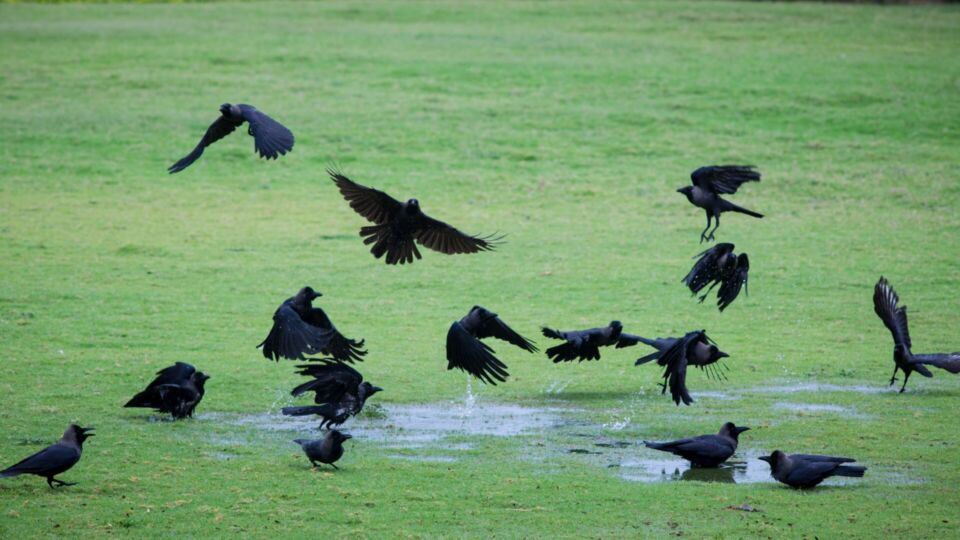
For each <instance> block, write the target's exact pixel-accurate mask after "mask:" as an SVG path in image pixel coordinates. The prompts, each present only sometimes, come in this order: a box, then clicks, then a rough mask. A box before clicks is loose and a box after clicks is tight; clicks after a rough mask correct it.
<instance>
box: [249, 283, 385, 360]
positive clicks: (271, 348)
mask: <svg viewBox="0 0 960 540" xmlns="http://www.w3.org/2000/svg"><path fill="white" fill-rule="evenodd" d="M320 296H323V295H322V294H320V293H319V292H317V291H314V290H313V289H311V288H310V287H304V288H302V289H300V291H299V292H297V294H296V296H293V297H290V298H287V299H286V300H284V301H283V303H282V304H280V307H279V308H277V311H276V312H275V313H274V314H273V328H271V329H270V333H269V334H267V337H266V338H265V339H264V340H263V342H262V343H260V344H259V345H257V347H262V348H263V356H264V357H266V358H267V359H270V360H277V361H279V360H280V358H281V357H283V358H287V359H289V360H304V359H305V357H304V355H305V354H328V355H330V356H332V357H334V358H336V359H337V360H339V361H341V362H351V363H352V362H354V361H357V362H361V361H363V356H364V355H365V354H367V351H365V350H363V340H362V339H361V340H360V341H355V340H353V339H348V338H346V337H344V336H343V334H341V333H340V332H339V331H338V330H337V327H335V326H334V325H333V323H332V322H330V318H329V317H327V314H326V313H324V312H323V310H322V309H320V308H317V307H313V301H314V300H315V299H317V298H319V297H320Z"/></svg>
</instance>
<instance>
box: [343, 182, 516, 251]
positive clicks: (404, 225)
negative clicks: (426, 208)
mask: <svg viewBox="0 0 960 540" xmlns="http://www.w3.org/2000/svg"><path fill="white" fill-rule="evenodd" d="M327 173H329V174H330V178H331V179H333V182H334V183H335V184H336V185H337V188H339V189H340V193H341V194H343V198H344V199H346V200H347V202H349V203H350V208H353V209H354V210H355V211H356V212H357V213H358V214H360V215H361V216H363V217H365V218H367V220H368V221H370V222H371V223H373V224H374V225H368V226H366V227H361V228H360V236H363V237H364V240H363V243H364V244H373V247H372V248H370V253H373V256H374V257H376V258H378V259H379V258H380V257H383V256H384V254H386V256H387V258H386V262H387V264H405V263H412V262H413V258H414V257H416V258H418V259H419V258H420V251H419V250H418V249H417V246H416V244H415V243H414V241H416V243H417V244H420V245H422V246H425V247H428V248H430V249H432V250H434V251H439V252H440V253H446V254H447V255H455V254H458V253H477V252H479V251H492V250H493V249H494V248H495V247H496V246H497V245H499V243H500V241H501V239H502V237H496V238H494V237H492V236H470V235H467V234H464V233H462V232H460V231H459V230H457V229H455V228H453V227H451V226H450V225H447V224H446V223H444V222H442V221H438V220H436V219H433V218H432V217H430V216H428V215H426V214H424V213H423V212H422V211H421V210H420V202H419V201H417V200H416V199H409V200H408V201H407V202H404V203H402V202H400V201H398V200H396V199H394V198H393V197H391V196H389V195H387V194H386V193H384V192H382V191H378V190H376V189H373V188H368V187H366V186H361V185H360V184H357V183H356V182H354V181H352V180H350V179H349V178H347V177H346V176H344V175H342V174H340V173H339V172H337V171H334V170H327Z"/></svg>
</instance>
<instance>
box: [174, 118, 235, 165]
mask: <svg viewBox="0 0 960 540" xmlns="http://www.w3.org/2000/svg"><path fill="white" fill-rule="evenodd" d="M238 125H240V124H238V123H236V122H234V121H233V120H230V119H229V118H227V117H226V116H223V115H221V116H220V117H219V118H217V119H216V120H214V121H213V123H212V124H210V127H208V128H207V132H206V133H204V134H203V138H202V139H200V143H198V144H197V146H196V147H195V148H194V149H193V151H192V152H190V153H189V154H187V155H186V156H184V157H183V158H182V159H181V160H180V161H178V162H176V163H174V164H173V165H171V166H170V168H168V169H167V171H168V172H169V173H170V174H173V173H177V172H180V171H182V170H184V169H186V168H187V167H189V166H190V164H192V163H193V162H194V161H196V160H197V158H199V157H200V156H201V155H203V149H204V148H206V147H208V146H210V145H211V144H213V143H215V142H217V141H219V140H220V139H222V138H224V137H226V136H227V135H229V134H231V133H233V130H235V129H237V126H238Z"/></svg>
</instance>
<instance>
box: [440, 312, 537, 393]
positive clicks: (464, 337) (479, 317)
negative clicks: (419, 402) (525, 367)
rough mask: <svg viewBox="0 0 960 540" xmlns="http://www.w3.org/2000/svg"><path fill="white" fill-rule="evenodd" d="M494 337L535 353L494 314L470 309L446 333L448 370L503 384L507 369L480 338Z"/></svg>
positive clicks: (524, 339)
mask: <svg viewBox="0 0 960 540" xmlns="http://www.w3.org/2000/svg"><path fill="white" fill-rule="evenodd" d="M486 337H495V338H497V339H502V340H503V341H506V342H508V343H511V344H513V345H516V346H517V347H520V348H521V349H523V350H525V351H527V352H537V350H538V349H537V347H536V345H534V343H533V342H532V341H530V340H529V339H527V338H525V337H523V336H521V335H520V334H518V333H516V332H515V331H514V330H513V329H512V328H510V327H509V326H507V324H506V323H504V322H503V321H502V320H500V317H498V316H497V314H496V313H494V312H492V311H489V310H487V309H484V308H482V307H480V306H473V307H472V308H471V309H470V312H469V313H467V315H466V316H464V317H463V318H462V319H460V320H459V321H457V322H455V323H453V324H452V325H450V330H448V331H447V369H453V368H457V369H462V370H463V371H465V372H467V373H469V374H470V375H473V376H474V377H476V378H478V379H480V380H481V381H483V382H485V383H489V384H493V385H495V384H497V382H496V381H500V382H504V381H506V380H507V377H508V376H509V374H508V373H507V366H506V364H504V363H503V362H501V361H500V360H499V359H498V358H497V357H496V356H494V355H493V353H494V350H493V349H492V348H491V347H490V346H488V345H487V344H486V343H483V342H482V341H480V340H481V339H482V338H486Z"/></svg>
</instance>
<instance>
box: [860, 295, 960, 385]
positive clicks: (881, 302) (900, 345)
mask: <svg viewBox="0 0 960 540" xmlns="http://www.w3.org/2000/svg"><path fill="white" fill-rule="evenodd" d="M899 302H900V297H898V296H897V293H896V292H895V291H894V290H893V287H891V286H890V283H889V282H888V281H887V279H886V278H884V277H883V276H881V277H880V281H878V282H877V284H876V286H875V287H874V288H873V310H874V311H876V312H877V316H879V317H880V320H882V321H883V324H884V325H886V327H887V328H888V329H889V330H890V333H891V334H892V335H893V363H894V365H893V375H892V376H891V377H890V385H891V386H892V385H893V383H894V382H896V380H897V370H902V371H903V386H901V387H900V393H901V394H902V393H903V391H904V390H906V388H907V380H909V379H910V374H911V373H913V372H914V371H916V372H917V373H919V374H921V375H923V376H924V377H933V373H930V370H929V369H927V367H926V366H934V367H938V368H940V369H944V370H946V371H949V372H950V373H960V352H955V353H949V354H947V353H935V354H913V353H912V352H911V351H910V348H911V347H912V346H913V344H912V343H911V342H910V329H909V328H908V327H907V306H899V307H898V306H897V303H899Z"/></svg>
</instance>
